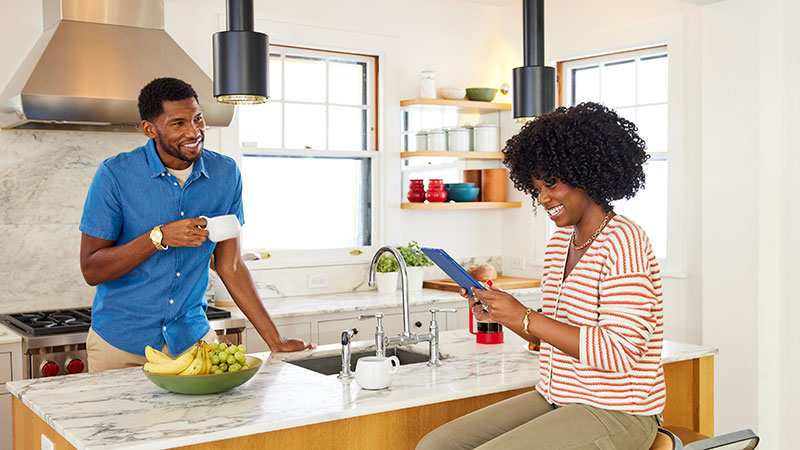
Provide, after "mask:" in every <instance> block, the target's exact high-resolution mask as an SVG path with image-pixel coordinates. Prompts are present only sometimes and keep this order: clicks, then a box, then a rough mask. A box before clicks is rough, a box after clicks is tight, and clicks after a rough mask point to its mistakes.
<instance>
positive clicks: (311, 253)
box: [222, 44, 382, 269]
mask: <svg viewBox="0 0 800 450" xmlns="http://www.w3.org/2000/svg"><path fill="white" fill-rule="evenodd" d="M276 50H278V51H276ZM269 53H270V56H271V55H273V54H276V53H280V55H281V59H282V60H283V61H285V58H286V53H289V54H290V55H301V56H312V57H324V58H325V61H326V69H325V70H326V77H325V82H326V83H329V80H330V79H329V72H328V71H329V62H330V60H331V59H333V60H336V59H337V57H336V56H337V55H341V56H340V57H341V58H347V59H351V60H356V61H359V62H364V63H366V64H367V71H366V72H367V82H366V88H367V93H366V94H367V105H366V107H365V109H366V110H367V114H366V116H367V123H366V132H367V142H366V143H367V148H366V149H365V150H358V151H351V150H350V151H344V150H314V149H312V150H307V149H286V148H261V147H257V146H252V145H243V143H242V142H241V141H240V138H239V108H242V107H247V106H237V107H236V113H235V114H234V118H233V120H232V122H231V126H230V127H228V129H227V130H223V137H222V139H223V141H224V144H225V146H226V147H227V148H232V149H235V154H233V155H231V156H233V157H234V159H236V161H237V163H238V164H239V165H240V167H241V164H242V162H243V158H244V157H245V156H302V157H324V158H332V157H333V158H345V159H349V158H359V159H367V160H369V164H370V194H371V200H370V202H369V210H370V221H371V229H370V230H369V233H370V237H371V239H370V245H366V246H352V247H343V248H323V249H303V250H300V249H297V250H270V249H263V248H258V249H247V248H243V249H242V253H256V254H258V255H259V256H260V257H261V258H262V259H259V260H256V261H249V262H248V267H250V268H251V269H275V268H291V267H313V266H330V265H348V264H364V263H368V262H369V261H370V260H371V258H372V255H373V253H374V252H375V251H376V250H377V249H378V245H377V244H376V243H377V242H381V241H380V238H381V236H380V234H381V233H380V231H381V230H382V227H381V223H380V210H381V209H382V208H381V197H380V193H381V191H380V190H379V186H380V183H381V179H382V167H381V166H382V161H381V160H380V159H381V158H380V156H381V152H379V142H380V136H379V134H378V131H379V130H378V124H379V123H380V116H381V111H380V109H379V103H378V99H379V78H378V73H379V67H380V63H381V61H380V57H379V55H366V54H359V53H351V52H344V51H336V50H327V49H311V48H303V47H296V46H289V45H280V44H270V47H269ZM281 69H282V71H283V73H282V74H281V79H282V80H285V64H281ZM281 90H282V92H281V95H280V99H278V100H267V101H268V102H269V101H272V102H280V103H281V113H282V117H285V105H286V104H287V103H296V104H315V105H325V106H326V107H327V106H348V107H354V106H357V105H340V104H333V103H328V99H329V91H330V89H329V88H328V86H326V90H325V92H326V95H325V102H324V103H318V102H298V101H288V102H287V100H286V99H285V95H284V91H285V89H284V84H283V83H281ZM281 126H282V133H281V146H282V147H283V146H284V145H285V139H286V133H285V130H286V121H285V120H282V124H281ZM328 126H329V123H328V121H327V117H326V130H325V140H326V147H327V142H328V139H329V129H328ZM244 208H245V226H244V227H243V230H242V233H246V232H247V209H248V206H247V205H244ZM241 243H242V241H241V240H240V244H241Z"/></svg>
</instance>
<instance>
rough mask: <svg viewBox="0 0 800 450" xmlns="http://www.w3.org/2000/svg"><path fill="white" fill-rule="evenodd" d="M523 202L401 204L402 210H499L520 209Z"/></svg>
mask: <svg viewBox="0 0 800 450" xmlns="http://www.w3.org/2000/svg"><path fill="white" fill-rule="evenodd" d="M521 206H522V202H452V203H451V202H442V203H438V202H437V203H401V204H400V208H402V209H499V208H520V207H521Z"/></svg>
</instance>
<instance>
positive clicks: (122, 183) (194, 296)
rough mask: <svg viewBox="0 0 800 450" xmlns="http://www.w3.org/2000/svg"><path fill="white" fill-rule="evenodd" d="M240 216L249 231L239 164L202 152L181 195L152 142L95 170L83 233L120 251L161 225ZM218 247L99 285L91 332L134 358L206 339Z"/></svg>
mask: <svg viewBox="0 0 800 450" xmlns="http://www.w3.org/2000/svg"><path fill="white" fill-rule="evenodd" d="M225 214H236V216H237V217H238V218H239V222H240V223H242V224H244V215H243V212H242V177H241V174H240V172H239V168H238V167H237V166H236V162H235V161H234V160H233V159H231V158H229V157H227V156H224V155H220V154H219V153H215V152H212V151H210V150H203V155H202V156H201V158H200V159H198V160H197V161H195V163H194V168H193V170H192V173H191V175H189V178H188V179H187V180H186V183H185V185H184V186H183V188H181V185H180V183H178V180H176V179H175V177H174V176H172V175H171V174H170V173H169V172H168V171H167V170H166V168H165V167H164V164H163V163H162V162H161V159H160V158H159V157H158V155H157V153H156V149H155V143H154V141H153V140H152V139H150V141H148V143H147V144H146V145H144V146H142V147H139V148H137V149H135V150H133V151H130V152H128V153H121V154H119V155H117V156H114V157H112V158H109V159H107V160H105V161H103V163H102V164H101V165H100V168H98V169H97V173H95V176H94V179H93V180H92V185H91V186H90V187H89V193H88V194H87V196H86V204H85V205H84V208H83V217H82V218H81V224H80V231H81V232H83V233H86V234H88V235H90V236H94V237H96V238H100V239H106V240H109V241H114V245H122V244H125V243H126V242H130V241H132V240H133V239H135V238H136V237H138V236H140V235H142V234H144V233H149V232H150V230H151V229H152V228H153V227H155V226H156V225H162V224H166V223H169V222H173V221H175V220H180V219H188V218H191V217H199V216H208V217H214V216H220V215H225ZM215 245H216V244H215V243H214V242H212V241H209V240H206V241H205V242H204V243H203V245H202V246H200V247H170V248H169V249H167V250H165V251H157V252H155V253H154V254H152V255H150V257H148V258H147V259H146V260H144V261H143V262H142V263H141V264H139V265H138V266H136V267H135V268H133V270H131V271H130V272H128V273H126V274H125V275H123V276H121V277H119V278H117V279H115V280H111V281H108V282H106V283H102V284H99V285H97V294H96V295H95V298H94V303H93V304H92V328H93V329H94V331H95V332H96V333H97V334H99V335H100V337H102V338H103V339H104V340H105V341H106V342H108V343H109V344H111V345H113V346H114V347H117V348H119V349H121V350H125V351H127V352H130V353H136V354H139V355H143V354H144V348H145V346H146V345H150V346H151V347H153V348H157V349H160V348H161V347H162V346H163V344H164V341H165V340H166V342H167V345H169V349H170V352H171V353H172V354H178V353H181V352H183V351H184V350H186V349H187V348H189V347H191V346H192V344H194V343H195V342H196V341H197V340H198V339H200V338H202V337H203V336H204V335H205V334H206V333H208V330H209V325H208V320H207V319H206V315H205V311H206V308H207V304H206V299H205V291H206V287H207V286H208V266H209V262H210V259H211V254H212V252H213V251H214V247H215Z"/></svg>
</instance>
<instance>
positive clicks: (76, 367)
mask: <svg viewBox="0 0 800 450" xmlns="http://www.w3.org/2000/svg"><path fill="white" fill-rule="evenodd" d="M83 366H84V364H83V361H81V360H80V359H71V360H69V362H68V363H67V372H69V373H81V372H83Z"/></svg>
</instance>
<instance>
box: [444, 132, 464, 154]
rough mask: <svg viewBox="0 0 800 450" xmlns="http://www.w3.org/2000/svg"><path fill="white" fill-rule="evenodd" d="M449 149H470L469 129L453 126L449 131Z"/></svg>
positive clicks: (461, 150)
mask: <svg viewBox="0 0 800 450" xmlns="http://www.w3.org/2000/svg"><path fill="white" fill-rule="evenodd" d="M447 149H448V150H450V151H454V152H468V151H469V130H467V129H466V128H461V127H458V128H451V129H450V130H449V131H448V132H447Z"/></svg>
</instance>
